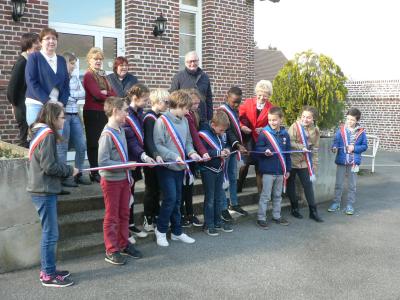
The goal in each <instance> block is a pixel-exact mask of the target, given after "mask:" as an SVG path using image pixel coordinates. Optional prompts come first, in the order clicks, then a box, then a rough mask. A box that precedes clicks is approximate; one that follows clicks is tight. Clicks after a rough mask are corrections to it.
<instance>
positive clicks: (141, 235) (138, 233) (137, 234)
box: [129, 225, 148, 238]
mask: <svg viewBox="0 0 400 300" xmlns="http://www.w3.org/2000/svg"><path fill="white" fill-rule="evenodd" d="M129 230H130V232H131V233H132V234H133V235H134V236H135V237H138V238H145V237H147V235H148V234H147V232H145V231H143V230H140V229H139V228H137V227H136V226H135V225H131V226H129Z"/></svg>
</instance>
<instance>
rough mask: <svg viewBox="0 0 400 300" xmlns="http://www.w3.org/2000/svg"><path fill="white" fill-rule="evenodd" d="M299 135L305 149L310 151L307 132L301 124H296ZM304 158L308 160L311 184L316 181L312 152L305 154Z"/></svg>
mask: <svg viewBox="0 0 400 300" xmlns="http://www.w3.org/2000/svg"><path fill="white" fill-rule="evenodd" d="M296 128H297V133H298V135H299V137H300V141H301V143H302V144H303V146H304V148H306V149H308V142H307V136H306V132H305V130H304V127H303V125H301V123H300V122H296ZM304 158H305V159H306V163H307V169H308V174H309V175H310V180H311V182H314V181H315V180H316V177H315V173H314V168H313V165H312V152H311V151H310V152H304Z"/></svg>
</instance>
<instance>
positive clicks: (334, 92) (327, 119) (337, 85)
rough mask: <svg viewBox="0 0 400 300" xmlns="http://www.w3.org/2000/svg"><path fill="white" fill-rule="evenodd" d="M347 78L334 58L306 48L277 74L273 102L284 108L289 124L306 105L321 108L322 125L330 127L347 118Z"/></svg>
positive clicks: (320, 122)
mask: <svg viewBox="0 0 400 300" xmlns="http://www.w3.org/2000/svg"><path fill="white" fill-rule="evenodd" d="M346 80H347V78H346V77H345V76H344V75H343V72H342V71H341V69H340V67H339V66H338V65H336V64H335V63H334V61H333V60H332V59H331V58H330V57H328V56H325V55H323V54H320V55H318V54H316V53H314V52H312V51H311V50H308V51H304V52H301V53H297V54H296V55H295V58H294V59H293V60H289V61H288V62H287V63H286V65H285V66H284V67H283V68H282V69H281V70H280V71H279V73H278V75H277V76H276V77H275V79H274V82H273V91H274V92H273V95H272V98H271V101H272V102H273V103H274V104H276V105H278V106H281V107H282V109H283V110H284V112H285V119H286V122H287V124H291V123H293V122H294V121H296V119H297V118H298V116H299V114H300V112H301V109H302V107H303V106H304V105H311V106H313V107H315V108H316V109H317V110H318V114H319V117H318V119H317V124H318V126H319V127H321V128H322V129H330V128H333V127H334V126H335V125H337V123H338V122H339V121H340V120H341V119H342V118H343V111H344V105H345V99H346V95H347V88H346V87H345V85H344V84H345V82H346Z"/></svg>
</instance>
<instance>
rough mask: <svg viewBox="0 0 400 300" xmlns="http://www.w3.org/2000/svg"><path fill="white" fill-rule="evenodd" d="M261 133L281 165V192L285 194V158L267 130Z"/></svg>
mask: <svg viewBox="0 0 400 300" xmlns="http://www.w3.org/2000/svg"><path fill="white" fill-rule="evenodd" d="M261 132H262V133H263V134H264V135H265V137H266V138H267V140H268V141H269V142H270V144H271V145H272V148H274V152H275V153H276V155H278V158H279V162H280V163H281V166H282V170H283V192H286V178H285V175H286V161H285V158H284V157H283V154H282V149H281V147H279V143H278V141H277V140H276V138H275V137H274V136H273V135H272V134H271V133H270V132H269V131H268V130H265V129H263V130H262V131H261Z"/></svg>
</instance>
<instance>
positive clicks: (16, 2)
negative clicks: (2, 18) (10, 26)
mask: <svg viewBox="0 0 400 300" xmlns="http://www.w3.org/2000/svg"><path fill="white" fill-rule="evenodd" d="M11 3H12V6H13V11H12V18H13V20H14V21H15V22H18V21H19V20H20V19H21V18H22V16H23V15H24V11H25V5H26V0H11Z"/></svg>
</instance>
